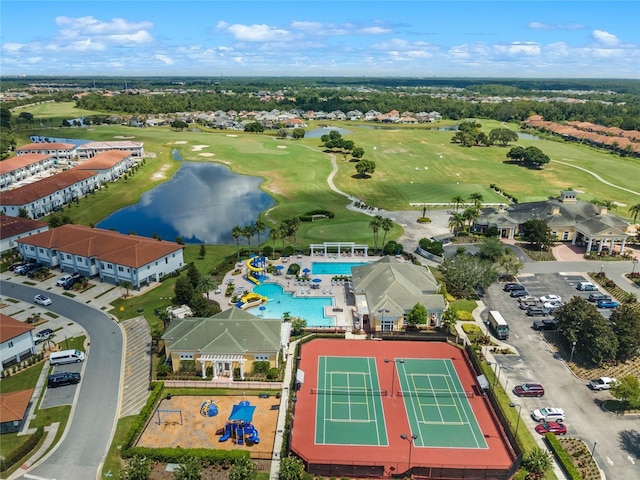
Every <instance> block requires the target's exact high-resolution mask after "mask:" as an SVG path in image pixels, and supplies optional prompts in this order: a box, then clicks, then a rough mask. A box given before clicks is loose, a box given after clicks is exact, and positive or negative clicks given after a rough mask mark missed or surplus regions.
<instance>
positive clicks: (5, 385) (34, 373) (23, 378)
mask: <svg viewBox="0 0 640 480" xmlns="http://www.w3.org/2000/svg"><path fill="white" fill-rule="evenodd" d="M48 367H49V363H48V362H47V361H46V360H45V361H42V362H40V363H38V364H36V365H33V366H31V367H29V368H26V369H24V370H21V371H20V372H18V373H16V374H14V375H11V376H10V377H7V378H3V379H2V393H12V392H20V391H22V390H28V389H30V388H33V387H34V386H35V384H36V382H37V381H38V377H39V376H40V373H41V372H42V369H43V368H48Z"/></svg>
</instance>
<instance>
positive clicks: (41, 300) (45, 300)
mask: <svg viewBox="0 0 640 480" xmlns="http://www.w3.org/2000/svg"><path fill="white" fill-rule="evenodd" d="M33 301H34V302H36V304H37V305H42V306H43V307H46V306H47V305H51V304H52V303H53V302H52V301H51V299H50V298H49V297H45V296H44V295H42V294H38V295H36V296H35V297H34V299H33Z"/></svg>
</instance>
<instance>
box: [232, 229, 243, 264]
mask: <svg viewBox="0 0 640 480" xmlns="http://www.w3.org/2000/svg"><path fill="white" fill-rule="evenodd" d="M243 235H244V231H243V230H242V227H241V226H239V225H236V226H235V227H233V228H232V229H231V236H232V237H233V238H235V239H236V245H237V246H238V261H240V237H242V236H243Z"/></svg>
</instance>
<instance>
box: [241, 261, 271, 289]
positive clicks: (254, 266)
mask: <svg viewBox="0 0 640 480" xmlns="http://www.w3.org/2000/svg"><path fill="white" fill-rule="evenodd" d="M246 266H247V280H249V281H251V282H253V283H255V284H256V285H260V280H259V278H258V277H260V276H262V275H263V272H264V271H265V268H266V266H267V260H266V258H264V257H252V258H250V259H249V260H247V262H246ZM253 273H256V274H257V275H256V276H253Z"/></svg>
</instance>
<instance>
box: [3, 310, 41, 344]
mask: <svg viewBox="0 0 640 480" xmlns="http://www.w3.org/2000/svg"><path fill="white" fill-rule="evenodd" d="M33 329H34V327H32V326H31V325H28V324H26V323H22V322H21V321H19V320H16V319H15V318H13V317H10V316H9V315H5V314H4V313H0V342H6V341H7V340H11V339H12V338H16V337H17V336H19V335H22V334H23V333H25V332H28V331H29V330H33Z"/></svg>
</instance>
